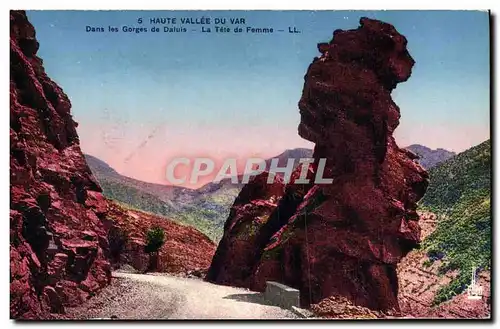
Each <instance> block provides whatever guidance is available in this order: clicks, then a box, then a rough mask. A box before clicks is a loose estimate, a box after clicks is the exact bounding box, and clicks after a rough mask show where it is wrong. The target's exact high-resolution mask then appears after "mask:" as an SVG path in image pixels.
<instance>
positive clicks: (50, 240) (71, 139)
mask: <svg viewBox="0 0 500 329" xmlns="http://www.w3.org/2000/svg"><path fill="white" fill-rule="evenodd" d="M38 47H39V44H38V42H37V40H36V38H35V30H34V28H33V26H32V25H31V24H30V22H29V21H28V19H27V17H26V14H25V13H24V12H23V11H12V12H11V13H10V168H11V170H10V184H11V185H10V194H11V201H10V316H11V318H16V319H42V318H45V317H47V314H50V312H55V313H61V312H63V311H64V306H71V305H76V304H79V303H81V302H83V301H84V300H86V299H87V298H88V297H90V296H92V295H93V294H95V292H96V291H98V290H99V289H101V288H102V287H103V286H105V285H106V284H108V283H109V281H110V278H111V272H110V264H109V262H108V260H107V256H106V254H107V252H108V240H107V237H106V230H105V227H104V221H105V219H106V207H107V203H106V200H105V199H104V198H103V196H102V195H101V188H100V187H99V185H98V184H97V182H96V181H95V179H94V177H93V175H92V173H91V171H90V169H89V168H88V166H87V164H86V162H85V160H84V157H83V154H82V152H81V150H80V146H79V139H78V135H77V132H76V129H75V128H76V126H77V124H76V123H75V122H74V121H73V119H72V117H71V114H70V109H71V104H70V101H69V99H68V97H67V96H66V94H65V93H64V92H63V91H62V89H61V88H60V87H59V86H58V85H57V84H56V83H54V82H53V81H52V80H51V79H50V78H49V77H48V76H47V75H46V73H45V71H44V68H43V62H42V59H40V58H39V57H37V55H36V54H37V51H38Z"/></svg>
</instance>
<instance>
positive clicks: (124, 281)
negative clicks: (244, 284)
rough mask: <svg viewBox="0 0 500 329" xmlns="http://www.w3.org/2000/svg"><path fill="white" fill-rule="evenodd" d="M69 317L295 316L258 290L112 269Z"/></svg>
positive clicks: (253, 317) (227, 317)
mask: <svg viewBox="0 0 500 329" xmlns="http://www.w3.org/2000/svg"><path fill="white" fill-rule="evenodd" d="M67 316H68V317H69V318H72V319H95V318H110V317H112V316H114V317H117V318H118V319H294V318H297V316H296V315H295V314H294V313H293V312H291V311H289V310H284V309H281V308H279V307H276V306H270V305H268V304H266V302H265V301H264V299H263V298H262V296H261V294H259V293H256V292H252V291H248V290H245V289H241V288H234V287H227V286H219V285H215V284H211V283H208V282H205V281H202V280H200V279H191V278H180V277H174V276H167V275H144V274H130V273H119V272H115V273H113V283H112V284H111V285H110V286H109V287H107V288H105V289H104V290H103V291H102V292H101V293H100V294H99V295H97V296H95V297H93V298H91V299H90V300H89V301H88V302H87V303H85V304H84V305H82V306H79V307H77V308H72V309H67Z"/></svg>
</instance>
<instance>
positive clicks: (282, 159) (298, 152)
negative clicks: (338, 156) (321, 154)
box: [266, 148, 313, 169]
mask: <svg viewBox="0 0 500 329" xmlns="http://www.w3.org/2000/svg"><path fill="white" fill-rule="evenodd" d="M312 155H313V150H311V149H306V148H296V149H289V150H286V151H285V152H283V153H281V154H280V155H278V156H275V157H274V158H277V159H278V167H285V166H286V165H287V163H288V159H294V165H293V167H294V168H296V167H297V166H298V165H299V160H300V159H301V158H312ZM274 158H271V159H268V160H266V168H268V169H269V168H270V166H271V161H272V159H274Z"/></svg>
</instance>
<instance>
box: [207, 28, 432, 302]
mask: <svg viewBox="0 0 500 329" xmlns="http://www.w3.org/2000/svg"><path fill="white" fill-rule="evenodd" d="M406 44H407V40H406V38H405V37H404V36H403V35H401V34H399V33H398V32H397V31H396V29H395V28H394V27H393V26H392V25H390V24H387V23H384V22H381V21H377V20H372V19H368V18H362V19H361V20H360V26H359V27H358V28H357V29H354V30H347V31H343V30H336V31H335V32H334V33H333V39H332V40H331V41H330V42H328V43H320V44H318V50H319V52H320V53H321V56H319V57H316V58H314V60H313V62H312V64H311V65H310V66H309V68H308V70H307V73H306V75H305V83H304V88H303V93H302V97H301V99H300V101H299V109H300V115H301V122H300V124H299V127H298V132H299V135H300V136H301V137H303V138H305V139H307V140H309V141H311V142H314V143H315V148H314V155H313V157H314V159H315V163H314V164H312V165H311V166H310V168H309V172H308V177H310V178H311V183H309V184H303V185H295V184H293V181H294V179H296V178H297V177H298V175H299V173H300V170H301V168H300V167H299V168H297V169H296V170H295V172H294V174H293V177H292V180H291V183H289V184H284V183H283V182H282V181H281V180H279V179H276V180H275V182H274V184H272V185H269V184H266V183H265V180H266V179H267V173H263V174H261V175H260V176H257V177H255V178H254V179H253V180H251V181H250V183H249V184H247V185H246V186H245V187H244V188H243V190H242V191H241V193H240V195H239V196H238V198H237V199H236V201H235V203H234V205H233V207H232V209H231V213H230V215H229V218H228V219H227V222H226V224H225V227H224V236H223V238H222V240H221V242H220V244H219V247H218V249H217V251H216V254H215V256H214V258H213V261H212V264H211V267H210V269H209V272H208V274H207V277H206V279H207V280H208V281H212V282H215V283H220V284H226V285H237V286H243V287H248V288H251V289H254V290H259V291H262V290H264V289H265V282H266V281H267V280H272V281H278V282H282V283H284V284H287V285H289V286H292V287H294V288H297V289H300V291H301V304H302V306H307V305H310V304H312V303H317V302H319V301H320V300H322V299H324V298H326V297H329V296H341V297H344V298H347V299H348V300H350V301H352V302H353V303H354V304H356V305H360V306H365V307H369V308H371V309H376V310H392V309H393V310H399V305H398V299H397V296H398V278H397V272H396V267H397V264H398V263H399V262H400V260H401V259H402V257H404V256H405V255H406V254H407V253H408V252H409V251H410V250H411V249H413V248H414V247H415V246H417V245H418V243H419V241H420V226H419V224H418V220H419V217H418V214H417V212H416V203H417V201H418V200H419V199H420V198H421V197H422V196H423V195H424V193H425V191H426V189H427V185H428V174H427V172H426V171H425V170H424V169H423V168H422V167H421V166H420V165H419V164H418V163H416V161H415V160H416V155H415V154H413V153H412V152H410V151H407V150H405V149H401V148H399V147H398V146H397V145H396V142H395V140H394V138H393V132H394V130H395V129H396V127H397V126H398V124H399V118H400V112H399V108H398V106H397V105H396V104H395V103H394V101H393V100H392V98H391V91H392V90H393V89H394V88H395V87H396V85H397V84H398V83H400V82H404V81H406V80H407V79H408V78H409V77H410V74H411V70H412V67H413V65H414V63H415V62H414V60H413V59H412V57H411V56H410V54H409V53H408V51H407V48H406ZM320 158H326V159H327V162H326V168H325V173H326V176H327V177H329V178H333V184H314V183H312V182H313V178H314V176H315V173H316V171H317V163H318V161H319V159H320Z"/></svg>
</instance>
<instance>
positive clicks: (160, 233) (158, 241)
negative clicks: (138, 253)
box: [145, 226, 165, 271]
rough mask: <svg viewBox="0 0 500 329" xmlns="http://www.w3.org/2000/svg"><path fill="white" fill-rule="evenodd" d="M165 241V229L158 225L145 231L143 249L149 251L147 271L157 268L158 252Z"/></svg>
mask: <svg viewBox="0 0 500 329" xmlns="http://www.w3.org/2000/svg"><path fill="white" fill-rule="evenodd" d="M164 243H165V231H164V230H163V229H162V228H161V227H158V226H155V227H152V228H150V229H149V230H148V231H147V233H146V246H145V251H146V252H147V253H149V268H148V270H149V271H154V270H156V269H157V268H158V252H159V250H160V248H161V247H162V246H163V244H164Z"/></svg>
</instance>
